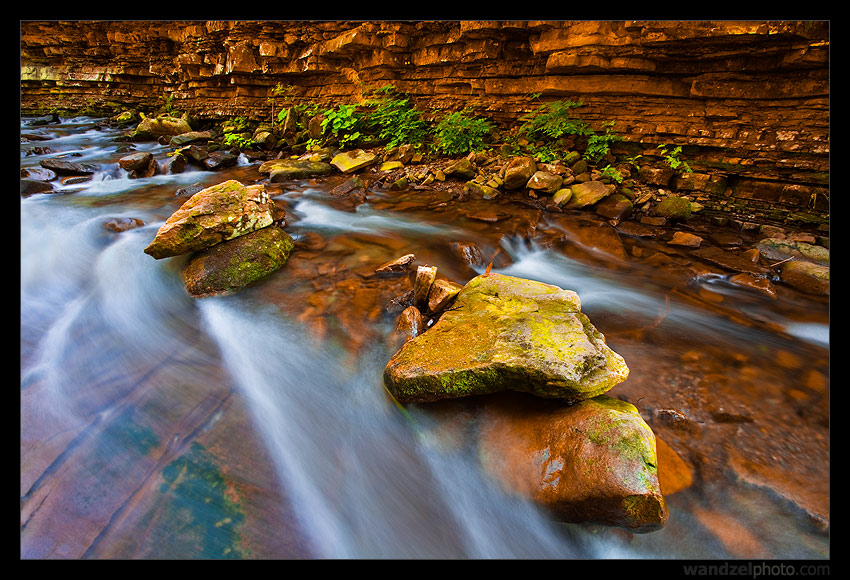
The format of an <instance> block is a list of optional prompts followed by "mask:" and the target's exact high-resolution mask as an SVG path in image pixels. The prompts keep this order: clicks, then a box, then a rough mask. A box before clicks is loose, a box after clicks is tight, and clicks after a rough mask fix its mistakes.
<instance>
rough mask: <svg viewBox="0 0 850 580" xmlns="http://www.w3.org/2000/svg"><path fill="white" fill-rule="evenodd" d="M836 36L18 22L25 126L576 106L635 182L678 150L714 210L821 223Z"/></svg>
mask: <svg viewBox="0 0 850 580" xmlns="http://www.w3.org/2000/svg"><path fill="white" fill-rule="evenodd" d="M829 32H830V30H829V22H828V21H634V20H627V21H436V22H362V21H305V22H285V21H250V22H249V21H179V22H178V21H174V22H169V21H97V22H83V21H70V22H64V21H45V22H39V21H25V22H21V43H20V44H21V111H22V113H24V114H27V113H28V112H32V113H34V114H37V113H43V112H48V111H50V110H51V109H53V108H58V109H63V110H64V109H78V110H79V109H83V108H92V107H98V106H108V105H109V103H113V104H115V103H117V104H120V105H121V106H123V107H130V106H139V107H141V106H142V105H144V104H150V101H151V99H152V97H151V95H159V96H160V97H163V98H164V97H168V98H170V99H172V103H171V104H172V106H173V107H174V108H176V109H178V110H181V111H187V112H188V113H190V114H191V115H193V116H195V117H198V118H218V117H224V116H235V115H246V116H249V117H252V118H256V119H270V118H271V116H272V114H273V112H272V110H271V105H270V101H269V97H270V96H271V95H272V89H273V88H274V87H275V86H276V85H278V84H280V85H281V86H283V87H288V88H290V89H292V92H291V93H290V94H289V96H288V101H287V103H289V104H294V103H324V104H329V105H334V104H338V103H340V102H358V101H360V100H361V99H362V98H363V91H364V90H365V89H368V88H378V87H381V86H384V85H386V84H393V85H394V86H395V88H396V89H397V90H399V91H401V92H404V93H407V94H409V95H411V98H412V100H413V102H414V103H417V104H419V105H421V106H422V108H423V110H431V109H444V110H457V109H461V108H465V107H473V108H474V109H475V110H476V112H478V113H479V114H482V115H486V116H487V117H489V118H490V119H492V120H494V121H495V122H496V123H497V124H500V125H503V126H508V125H510V124H512V123H515V122H516V121H517V119H518V117H519V116H521V115H522V114H524V113H526V112H529V111H531V110H532V109H533V108H534V107H536V106H537V105H538V104H539V103H540V102H541V101H546V100H553V99H570V100H573V101H581V102H582V103H583V106H582V107H581V108H580V109H579V110H578V111H577V115H578V116H580V117H581V119H583V120H585V121H587V122H588V123H589V124H590V125H591V126H592V127H593V128H594V129H596V130H601V127H602V125H603V124H604V123H607V122H611V121H613V122H614V126H613V129H614V131H615V132H616V133H617V134H618V135H619V136H622V137H623V141H622V142H619V143H617V144H616V148H615V152H616V151H619V152H621V153H622V154H623V155H642V165H645V166H651V165H653V164H659V163H660V162H661V161H663V160H662V159H661V158H660V156H659V153H658V150H657V147H658V145H661V144H675V145H681V146H682V147H683V150H682V153H683V155H684V156H686V158H687V159H688V162H689V164H690V165H691V167H692V168H693V169H694V172H695V173H696V174H697V175H698V176H699V179H697V180H687V179H679V180H680V181H682V183H681V184H679V185H681V186H682V187H699V183H701V182H703V181H704V182H705V183H704V189H703V191H705V193H706V194H707V199H706V201H705V202H704V203H703V205H705V206H706V208H707V210H711V211H717V212H727V213H729V214H732V215H736V216H744V217H745V218H746V217H747V216H751V215H752V216H766V217H771V216H773V217H777V215H779V214H781V216H783V219H786V218H787V217H788V216H797V215H798V214H807V212H808V213H811V212H817V211H820V212H828V199H829V185H828V184H829V181H828V174H829V48H830V47H829ZM532 94H535V95H540V97H539V100H535V99H531V98H529V95H532ZM287 103H283V102H281V103H278V107H280V106H282V105H284V104H287ZM278 110H279V109H278ZM668 177H671V176H669V175H668ZM677 179H678V178H677ZM686 181H688V182H687V183H686ZM659 185H660V186H662V187H665V186H673V185H677V184H672V183H664V184H659ZM709 186H710V187H709Z"/></svg>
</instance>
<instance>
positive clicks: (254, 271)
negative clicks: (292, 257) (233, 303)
mask: <svg viewBox="0 0 850 580" xmlns="http://www.w3.org/2000/svg"><path fill="white" fill-rule="evenodd" d="M293 246H294V242H293V240H292V238H291V237H290V236H289V234H287V233H286V232H284V231H283V230H282V229H281V228H279V227H277V226H269V227H267V228H262V229H260V230H257V231H254V232H251V233H249V234H245V235H244V236H240V237H238V238H235V239H232V240H229V241H227V242H222V243H220V244H217V245H215V246H213V247H211V248H208V249H207V250H204V251H203V252H199V253H197V254H195V255H194V256H192V258H191V259H190V260H189V262H188V263H187V264H186V267H185V268H184V269H183V282H184V284H185V286H186V291H187V292H189V294H190V295H191V296H193V297H195V298H200V297H203V296H212V295H216V294H229V293H232V292H235V291H237V290H239V289H240V288H243V287H244V286H247V285H248V284H250V283H252V282H255V281H257V280H259V279H261V278H264V277H265V276H267V275H269V274H271V273H272V272H274V271H275V270H278V269H279V268H281V267H282V266H283V265H284V264H286V261H287V260H288V259H289V254H290V253H291V252H292V247H293Z"/></svg>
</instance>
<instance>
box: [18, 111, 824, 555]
mask: <svg viewBox="0 0 850 580" xmlns="http://www.w3.org/2000/svg"><path fill="white" fill-rule="evenodd" d="M22 121H25V120H22ZM26 134H37V135H39V136H41V138H42V139H43V140H40V141H34V140H26V139H22V140H21V167H22V168H27V167H37V166H38V164H39V162H40V161H41V160H43V159H45V158H48V157H58V156H63V157H65V156H67V157H68V160H71V161H74V162H78V163H89V164H92V165H95V166H96V167H97V171H96V173H95V174H94V176H93V178H92V179H91V180H90V181H88V182H85V183H78V184H68V185H63V186H57V188H58V191H55V192H52V193H48V194H35V195H30V196H27V197H21V223H20V233H21V273H20V284H21V320H20V324H21V326H20V333H21V391H20V393H21V394H20V412H21V415H20V435H21V437H20V438H21V488H20V491H21V557H22V558H24V559H80V558H95V559H217V558H246V559H251V558H253V559H373V558H374V559H402V558H409V559H414V558H415V559H488V558H492V559H689V560H690V559H732V558H748V559H750V558H753V559H807V560H808V559H826V558H829V556H830V553H829V539H830V538H829V481H830V477H829V476H830V466H829V451H830V445H829V428H830V423H829V303H828V300H827V299H825V298H821V297H814V296H807V295H804V294H800V293H796V292H794V291H792V290H791V289H789V288H783V287H780V285H779V284H777V294H776V296H775V297H771V296H767V295H765V294H762V293H759V292H756V291H753V290H751V289H746V288H742V287H740V286H735V285H734V284H731V283H729V281H728V278H729V273H728V272H723V271H720V270H717V269H713V268H712V267H711V266H710V265H707V264H700V265H695V264H694V263H693V262H692V261H691V260H689V259H688V258H687V256H686V255H685V254H684V253H678V254H677V253H675V252H673V251H672V250H670V249H666V251H665V255H668V256H670V257H671V258H672V259H671V260H670V266H669V267H659V266H658V265H657V264H656V265H650V263H648V262H647V261H645V260H641V259H638V258H637V257H636V256H645V255H648V254H649V253H651V252H652V251H655V250H657V249H658V245H659V242H657V241H653V240H651V239H647V238H640V237H634V236H628V235H625V234H619V235H617V234H616V230H614V228H611V227H605V228H602V227H600V225H599V220H598V218H594V216H591V215H589V212H585V213H584V214H576V215H571V214H567V213H564V214H559V213H549V212H540V211H539V210H537V209H535V208H534V207H532V206H523V205H518V204H511V203H509V202H508V201H507V200H505V201H499V200H493V201H490V202H480V201H475V200H465V201H463V200H458V199H456V198H454V197H452V196H451V195H450V194H448V193H447V192H445V191H425V190H409V191H405V192H389V191H380V190H376V189H372V190H370V191H369V194H368V196H367V199H366V201H365V203H362V204H357V203H354V202H352V201H351V200H349V199H347V198H339V197H333V196H331V195H330V194H329V191H330V190H331V189H332V188H333V187H334V186H335V185H337V184H339V183H340V182H341V180H342V177H339V176H336V177H329V178H325V179H323V180H320V181H312V180H302V181H297V182H291V183H285V184H281V183H273V184H268V183H267V182H266V184H267V188H268V190H269V192H270V194H271V195H272V197H273V198H274V199H275V200H276V201H277V202H278V203H279V204H282V205H283V206H284V207H285V208H286V221H287V226H286V230H287V232H289V233H290V235H292V236H293V238H294V239H295V241H296V247H295V250H294V251H293V254H292V256H291V257H290V260H289V262H288V263H287V264H286V266H285V267H284V268H282V269H281V270H279V271H277V272H275V273H274V274H272V275H271V276H269V277H268V278H266V279H264V280H262V281H260V282H259V283H256V284H254V285H251V286H250V287H248V288H245V289H243V290H242V291H240V292H239V293H237V294H234V295H230V296H221V297H212V298H204V299H192V298H190V297H189V296H188V294H187V293H186V291H185V289H184V287H183V283H182V278H181V269H182V265H183V264H185V261H186V259H185V257H176V258H170V259H165V260H154V259H153V258H151V257H150V256H148V255H146V254H145V253H144V252H143V249H144V248H145V246H147V244H148V243H150V241H151V240H152V239H153V237H154V234H155V233H156V231H157V229H158V228H159V227H160V226H161V225H162V224H163V222H164V221H165V219H166V218H167V217H168V216H170V215H171V214H172V213H173V212H174V211H175V210H176V209H177V208H179V207H180V205H181V204H182V203H183V202H184V201H186V199H187V197H186V196H176V195H175V192H176V191H177V190H178V189H180V188H182V187H187V186H190V185H194V184H202V185H204V186H209V185H213V184H216V183H219V182H222V181H225V180H227V179H236V180H239V181H241V182H243V183H246V184H247V183H253V182H264V180H263V178H264V176H263V175H261V174H260V173H259V172H258V171H257V168H258V166H259V163H257V162H253V163H252V162H251V161H249V159H248V158H246V157H244V156H243V157H241V158H240V161H239V163H238V164H237V165H236V166H234V167H231V168H229V169H225V170H219V171H215V172H213V171H204V170H200V169H198V168H193V167H191V166H190V167H189V168H187V170H186V171H185V172H183V173H180V174H176V175H156V176H154V177H151V178H141V179H130V178H128V176H127V174H126V172H124V171H123V170H121V169H120V168H119V167H118V165H117V160H118V159H119V158H120V157H122V156H124V155H126V152H121V151H120V150H119V147H118V146H119V145H120V143H118V142H117V141H116V140H115V139H116V137H119V136H120V135H121V131H119V130H118V129H114V128H110V127H108V126H105V125H101V124H100V120H98V119H93V118H87V117H80V118H75V119H65V120H63V121H62V123H61V124H52V125H47V126H42V127H29V126H25V125H23V124H22V135H26ZM36 146H37V147H38V149H34V148H35V147H36ZM133 146H134V148H135V150H136V151H151V152H152V153H154V155H155V156H156V158H157V159H159V160H160V161H162V160H164V159H165V158H166V156H167V154H168V153H169V152H170V148H169V147H166V146H162V145H159V144H157V143H134V144H133ZM494 212H495V214H494ZM494 215H495V217H493V216H494ZM121 218H136V219H139V220H141V221H142V222H143V224H144V225H142V226H140V227H136V228H134V229H128V230H125V231H120V232H118V231H112V230H110V229H108V228H107V227H105V224H106V223H107V222H109V220H115V219H121ZM601 233H604V234H605V235H604V236H602V235H601ZM612 233H613V234H614V237H615V238H616V239H615V240H614V242H615V243H613V244H612V243H611V240H610V235H611V234H612ZM602 238H604V239H602ZM460 242H462V243H464V244H469V245H468V246H464V247H467V248H468V247H472V245H474V247H475V248H478V250H480V253H481V256H482V259H481V260H478V261H471V260H469V259H468V254H463V253H462V252H459V251H458V247H459V246H458V243H460ZM612 248H613V249H612ZM636 248H638V249H636ZM621 250H622V251H621ZM407 253H413V254H415V256H416V260H417V263H420V264H431V265H435V266H437V267H438V274H439V275H440V276H442V277H446V278H448V279H451V280H454V281H455V282H458V283H461V284H462V283H465V282H466V281H468V280H469V279H471V278H472V277H473V276H475V275H477V274H480V273H483V272H484V271H485V268H486V267H487V264H488V263H490V262H492V268H493V270H494V271H498V272H502V273H505V274H510V275H515V276H520V277H526V278H531V279H535V280H539V281H542V282H547V283H551V284H555V285H558V286H560V287H562V288H567V289H571V290H574V291H575V292H577V293H578V295H579V297H580V299H581V303H582V311H583V312H585V313H586V314H587V315H588V316H589V317H590V320H591V321H592V322H593V324H594V325H595V326H596V327H597V328H598V329H599V330H600V331H601V332H602V333H603V334H604V335H605V337H606V339H607V341H608V344H609V345H610V346H611V347H612V348H613V349H614V350H615V351H616V352H618V353H619V354H621V355H622V356H623V357H624V358H625V360H626V362H627V364H628V365H629V368H630V370H631V374H630V377H629V379H628V380H627V381H625V382H624V383H622V384H620V385H617V386H616V387H614V388H613V389H612V390H611V391H610V392H609V393H608V394H609V395H610V396H612V397H617V398H621V399H623V400H626V401H628V402H630V403H632V404H634V405H635V406H636V407H637V408H638V410H639V411H640V412H641V415H642V417H643V418H644V420H645V421H646V422H647V423H648V424H649V425H650V426H651V427H652V429H653V431H654V432H655V433H656V436H657V437H658V439H659V441H663V446H664V450H665V456H664V457H672V458H673V459H674V460H675V461H674V460H673V459H668V460H667V463H666V464H665V463H664V460H663V458H662V457H660V458H659V461H660V462H661V463H660V465H659V470H660V471H663V470H665V469H668V471H669V473H670V478H669V479H668V480H667V481H670V482H671V483H669V484H667V485H668V486H671V487H670V489H674V491H673V492H672V493H667V490H665V495H666V499H667V502H668V508H669V511H670V516H669V521H668V523H667V525H666V526H665V528H664V529H662V530H660V531H657V532H652V533H649V534H631V533H629V532H626V531H624V530H619V529H615V528H606V527H604V526H596V525H580V524H565V523H558V522H555V521H553V520H552V519H551V518H550V517H548V515H547V514H546V513H545V512H543V511H542V510H541V509H540V508H539V507H537V506H535V505H533V504H531V503H530V502H528V501H526V500H525V499H523V498H520V497H517V496H515V495H512V494H510V493H509V492H507V491H504V490H503V489H502V488H500V486H499V484H498V482H496V481H494V480H492V478H490V477H488V475H487V474H486V473H484V472H483V471H482V469H481V468H480V466H479V463H478V457H477V452H476V449H475V446H474V445H472V444H470V442H469V440H467V439H465V438H464V437H463V434H464V433H465V432H467V430H468V429H469V428H470V425H472V424H474V419H475V410H476V403H475V402H474V401H473V402H469V403H456V402H449V403H446V404H442V403H440V404H433V405H410V406H408V407H407V408H406V409H400V408H399V407H398V406H396V405H395V404H393V402H392V401H391V400H390V399H389V397H388V396H387V393H386V392H385V390H384V388H383V385H382V372H383V369H384V366H385V364H386V361H387V360H388V358H389V356H390V355H391V354H392V352H393V349H394V348H395V347H396V346H397V345H394V343H393V341H392V340H391V335H392V331H393V328H394V325H395V316H394V315H393V313H392V312H391V311H389V310H388V309H387V304H388V303H389V302H390V301H391V300H392V299H393V298H396V297H398V296H399V295H401V294H403V293H404V292H405V291H406V290H407V289H408V288H409V286H407V285H405V284H407V283H408V280H407V279H405V278H403V277H402V278H393V279H379V278H376V277H374V276H370V272H372V271H374V269H375V268H376V267H377V266H379V265H381V264H383V263H385V262H387V261H389V260H392V259H394V258H397V257H400V256H402V255H404V254H407ZM695 272H696V274H695ZM661 445H662V443H659V446H661ZM662 485H665V482H664V481H662ZM672 486H675V488H674V487H672Z"/></svg>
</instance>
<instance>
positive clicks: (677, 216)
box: [655, 195, 693, 221]
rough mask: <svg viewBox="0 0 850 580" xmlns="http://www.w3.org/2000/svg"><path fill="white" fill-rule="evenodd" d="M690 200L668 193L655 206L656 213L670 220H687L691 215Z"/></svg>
mask: <svg viewBox="0 0 850 580" xmlns="http://www.w3.org/2000/svg"><path fill="white" fill-rule="evenodd" d="M692 211H693V208H692V207H691V202H690V200H688V199H686V198H684V197H679V196H678V195H668V196H667V197H665V198H664V199H662V200H661V202H660V203H659V204H658V205H657V206H655V213H656V214H658V215H659V216H661V217H665V218H667V219H670V220H679V221H685V220H687V219H688V218H689V217H691V212H692Z"/></svg>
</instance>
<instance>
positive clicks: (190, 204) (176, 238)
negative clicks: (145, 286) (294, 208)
mask: <svg viewBox="0 0 850 580" xmlns="http://www.w3.org/2000/svg"><path fill="white" fill-rule="evenodd" d="M273 212H274V202H273V201H272V200H271V199H270V198H269V196H268V193H267V192H266V189H265V187H264V186H263V185H250V186H245V185H242V184H241V183H239V182H238V181H236V180H232V179H231V180H229V181H225V182H223V183H219V184H218V185H213V186H211V187H208V188H206V189H203V190H201V191H199V192H198V193H196V194H194V195H193V196H192V197H190V198H189V199H188V200H187V201H186V203H184V204H183V205H182V206H180V209H178V210H177V211H176V212H174V214H172V215H171V217H169V218H168V219H167V220H166V221H165V224H164V225H163V226H162V227H161V228H159V231H158V232H157V233H156V236H155V237H154V239H153V241H152V242H151V243H150V245H148V247H147V248H145V253H146V254H148V255H150V256H153V257H154V258H156V259H157V260H159V259H162V258H168V257H171V256H178V255H180V254H188V253H190V252H197V251H200V250H203V249H206V248H208V247H210V246H213V245H215V244H218V243H221V242H224V241H227V240H231V239H233V238H236V237H239V236H242V235H245V234H247V233H250V232H252V231H254V230H258V229H260V228H264V227H266V226H268V225H271V224H272V222H274V218H273V215H272V214H273Z"/></svg>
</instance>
